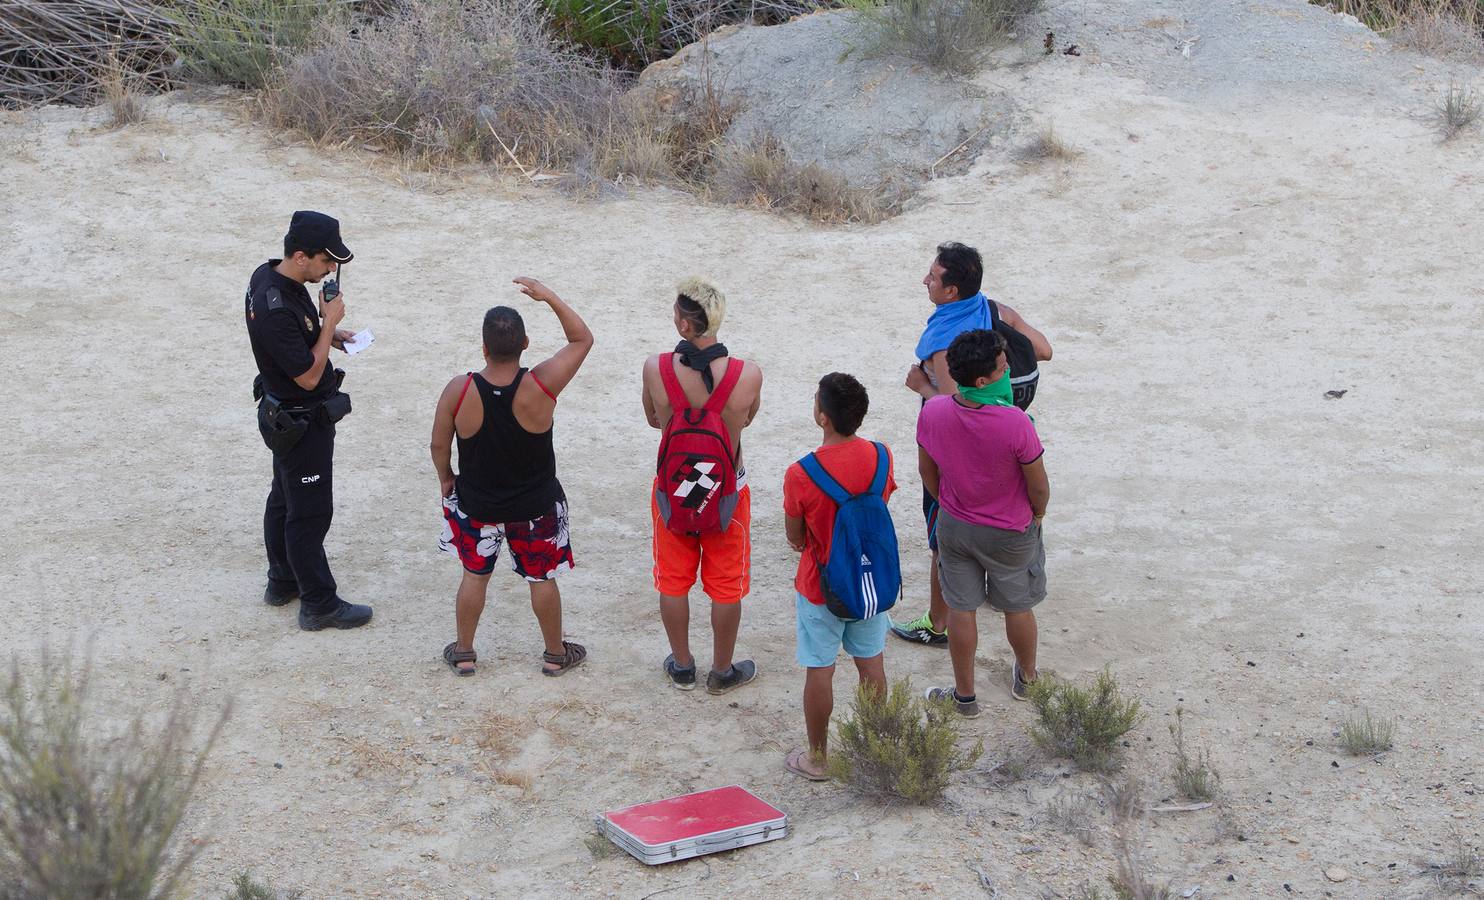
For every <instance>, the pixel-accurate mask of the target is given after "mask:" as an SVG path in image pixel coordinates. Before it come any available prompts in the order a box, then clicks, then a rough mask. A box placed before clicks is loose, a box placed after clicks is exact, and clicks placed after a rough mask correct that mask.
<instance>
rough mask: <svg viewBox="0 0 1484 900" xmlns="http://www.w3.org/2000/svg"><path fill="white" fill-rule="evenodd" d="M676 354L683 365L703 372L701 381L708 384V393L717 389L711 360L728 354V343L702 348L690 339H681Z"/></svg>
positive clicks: (676, 346)
mask: <svg viewBox="0 0 1484 900" xmlns="http://www.w3.org/2000/svg"><path fill="white" fill-rule="evenodd" d="M675 355H676V356H678V357H680V364H681V365H682V366H685V367H686V368H688V369H695V370H696V371H697V372H700V373H701V383H702V384H704V385H706V393H708V394H709V393H711V392H712V391H714V390H716V380H715V379H714V378H712V377H711V362H712V361H713V360H717V359H721V358H722V357H723V356H726V355H727V346H726V344H712V345H711V346H710V347H707V348H706V349H705V350H702V349H700V348H699V347H697V346H696V345H695V344H692V343H691V342H690V341H681V342H680V343H678V344H676V345H675Z"/></svg>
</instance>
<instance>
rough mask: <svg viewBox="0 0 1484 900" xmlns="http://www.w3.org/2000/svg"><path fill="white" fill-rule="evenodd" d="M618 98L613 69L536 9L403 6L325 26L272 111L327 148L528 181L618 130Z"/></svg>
mask: <svg viewBox="0 0 1484 900" xmlns="http://www.w3.org/2000/svg"><path fill="white" fill-rule="evenodd" d="M618 94H619V91H618V84H617V81H616V76H615V74H614V73H613V72H612V71H611V70H609V69H607V68H606V67H605V66H603V65H601V64H599V63H597V62H595V61H594V60H592V59H591V58H589V57H587V56H585V55H583V54H582V53H580V52H578V51H577V50H576V49H575V48H573V47H571V46H568V45H566V44H563V43H561V42H560V41H557V40H555V39H554V38H553V37H552V36H551V31H550V19H549V16H548V15H547V13H546V11H545V9H544V7H543V6H542V5H541V3H540V2H539V0H479V2H469V3H464V2H461V0H401V2H399V3H398V4H397V5H396V7H395V8H394V9H392V10H391V11H390V12H389V13H388V14H387V15H386V16H385V17H382V18H378V19H375V20H372V21H370V22H365V23H362V25H361V26H360V27H359V28H355V29H350V28H346V27H343V25H342V24H341V23H337V22H334V21H325V20H322V21H321V22H320V24H319V25H318V26H317V27H316V29H315V32H314V35H313V37H312V38H311V39H310V41H309V45H308V47H307V49H306V50H305V51H304V52H302V53H300V54H298V55H296V56H294V57H293V58H292V59H291V60H290V61H289V62H288V63H287V64H286V65H285V67H284V70H283V73H282V75H281V76H280V77H279V78H278V80H277V81H276V82H275V84H274V85H273V87H272V89H271V90H270V91H268V92H267V94H266V95H265V103H264V108H265V110H266V112H267V113H268V116H269V118H270V119H271V120H272V121H274V122H276V123H278V124H280V125H282V126H285V127H288V128H291V129H294V130H296V131H299V132H301V133H303V134H304V135H306V136H307V137H309V138H310V139H312V140H314V141H316V142H320V143H323V144H329V145H335V144H343V143H370V144H373V145H377V146H381V147H385V148H387V149H389V150H393V151H395V152H398V153H401V154H403V155H404V156H406V157H408V158H411V159H415V160H418V161H420V162H422V163H425V164H428V165H442V164H453V163H462V162H496V163H499V164H501V165H509V164H514V165H515V166H516V167H517V168H519V169H520V170H521V171H523V172H527V173H531V172H535V171H539V170H542V169H550V168H561V167H565V166H567V165H569V164H570V163H571V162H572V161H573V160H574V159H576V158H577V157H578V156H579V155H581V153H582V152H583V151H584V150H585V149H586V148H587V147H589V146H590V145H591V144H592V142H593V136H594V135H595V134H598V133H601V132H603V131H605V130H606V129H608V128H610V127H612V123H613V120H614V119H615V117H616V116H618V114H619V111H618V108H617V100H618Z"/></svg>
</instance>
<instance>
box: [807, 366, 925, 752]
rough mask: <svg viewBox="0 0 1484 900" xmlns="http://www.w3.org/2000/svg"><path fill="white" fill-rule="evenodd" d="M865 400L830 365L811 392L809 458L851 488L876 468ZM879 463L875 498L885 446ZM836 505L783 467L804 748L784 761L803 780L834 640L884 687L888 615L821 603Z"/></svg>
mask: <svg viewBox="0 0 1484 900" xmlns="http://www.w3.org/2000/svg"><path fill="white" fill-rule="evenodd" d="M868 405H869V398H868V397H867V396H866V389H865V387H863V386H862V385H861V383H860V382H859V381H857V380H856V379H855V378H853V377H851V376H850V375H845V374H843V373H840V372H831V373H830V374H828V375H826V376H824V377H823V378H821V379H820V380H819V390H818V392H817V393H815V395H814V421H815V423H816V424H818V425H819V427H820V429H821V430H822V431H823V432H824V442H823V443H822V444H821V445H820V447H819V449H817V450H815V451H814V454H815V458H816V459H817V460H818V461H819V463H820V465H821V466H822V467H823V468H824V469H825V471H826V472H827V473H828V474H829V475H830V476H831V477H833V478H834V479H835V481H837V482H839V484H840V487H842V488H844V489H845V491H847V492H848V493H850V494H852V495H854V494H859V493H861V492H863V491H866V490H869V489H870V487H871V482H872V480H873V477H874V475H875V474H876V465H877V450H876V445H875V444H873V443H872V442H871V441H868V440H865V439H863V438H859V437H857V436H856V434H855V432H856V429H857V428H859V427H860V424H861V421H862V420H863V419H865V417H866V409H867V406H868ZM886 465H887V472H886V487H885V490H884V491H883V492H882V500H883V501H884V500H886V499H887V498H889V497H890V496H891V494H892V492H893V491H895V490H896V488H897V484H896V480H895V479H894V478H893V477H892V472H891V455H890V451H887V454H886ZM837 508H838V507H837V506H836V504H835V501H833V500H831V499H830V498H829V497H828V496H826V495H825V493H824V491H822V490H820V488H819V487H818V485H816V484H815V483H814V481H813V480H812V479H811V478H810V477H809V476H808V474H807V473H805V471H804V468H803V466H802V465H800V464H799V463H794V464H793V465H791V466H789V468H788V473H787V474H786V475H784V478H783V512H784V516H785V518H784V526H785V528H786V530H787V533H788V543H789V546H791V547H793V549H794V550H796V551H798V552H799V553H800V556H799V570H798V574H797V575H796V576H795V577H794V589H795V592H796V596H795V598H794V610H795V623H796V633H797V637H798V660H799V665H801V666H804V667H805V670H806V671H805V675H804V726H805V730H806V731H807V733H808V736H809V749H808V750H807V751H806V750H794V751H792V752H791V753H789V754H788V757H787V759H786V761H785V765H786V767H787V768H788V770H789V771H790V772H793V773H794V774H796V775H799V776H801V777H803V778H807V779H809V780H811V781H823V780H825V779H826V778H828V777H829V776H828V774H827V772H828V756H827V752H826V744H827V742H828V740H829V730H830V713H831V712H833V711H834V705H835V698H834V684H833V680H834V674H835V660H836V658H837V657H838V656H839V654H840V649H841V647H842V646H843V647H844V649H845V652H846V653H848V654H850V655H851V657H853V658H854V659H855V667H856V670H857V671H858V672H859V673H860V679H861V683H862V684H865V685H869V686H870V687H871V689H873V690H876V691H879V692H883V693H884V692H885V691H886V667H885V664H884V662H883V661H882V651H883V650H884V649H885V647H886V632H887V631H888V630H890V628H891V617H890V616H889V615H888V614H887V613H885V612H880V613H876V614H875V615H873V616H870V617H868V618H864V619H856V620H845V619H840V618H838V617H836V616H835V615H834V614H833V613H831V612H830V611H829V610H828V609H826V608H825V598H824V593H823V591H822V589H821V587H820V570H821V569H822V568H823V566H824V564H825V562H826V561H827V560H828V559H829V554H830V540H831V537H832V536H833V534H834V529H835V512H836V510H837Z"/></svg>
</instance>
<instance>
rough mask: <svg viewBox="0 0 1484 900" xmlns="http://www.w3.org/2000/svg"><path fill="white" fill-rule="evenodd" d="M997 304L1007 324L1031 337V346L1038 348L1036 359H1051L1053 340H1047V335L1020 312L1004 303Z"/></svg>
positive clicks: (1001, 316) (1042, 360)
mask: <svg viewBox="0 0 1484 900" xmlns="http://www.w3.org/2000/svg"><path fill="white" fill-rule="evenodd" d="M997 305H998V306H999V308H1000V318H1001V319H1004V320H1005V324H1006V325H1009V326H1010V327H1011V328H1014V329H1015V330H1016V331H1018V332H1020V333H1021V334H1023V335H1025V336H1026V337H1028V338H1030V339H1031V346H1032V347H1034V348H1035V349H1036V359H1038V360H1040V361H1041V362H1046V361H1047V360H1049V359H1051V342H1050V341H1048V340H1046V335H1044V334H1042V333H1041V332H1039V331H1037V330H1036V329H1035V328H1032V327H1031V325H1030V323H1029V322H1027V321H1026V320H1025V318H1024V317H1022V316H1021V315H1020V313H1018V312H1016V311H1015V310H1013V309H1011V308H1010V307H1008V306H1006V305H1005V304H1003V303H1000V304H997Z"/></svg>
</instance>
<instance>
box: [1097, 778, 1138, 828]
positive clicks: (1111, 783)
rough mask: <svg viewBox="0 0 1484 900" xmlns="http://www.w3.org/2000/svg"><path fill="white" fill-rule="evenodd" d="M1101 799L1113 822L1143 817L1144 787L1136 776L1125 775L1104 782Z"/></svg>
mask: <svg viewBox="0 0 1484 900" xmlns="http://www.w3.org/2000/svg"><path fill="white" fill-rule="evenodd" d="M1103 799H1104V800H1105V801H1106V802H1107V804H1108V811H1109V812H1111V813H1112V814H1113V818H1114V820H1115V821H1118V822H1124V821H1127V820H1129V819H1137V818H1139V817H1140V816H1142V815H1144V785H1143V783H1142V782H1141V781H1139V776H1137V775H1133V774H1127V775H1124V776H1123V777H1122V778H1118V779H1108V780H1106V781H1104V782H1103Z"/></svg>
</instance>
